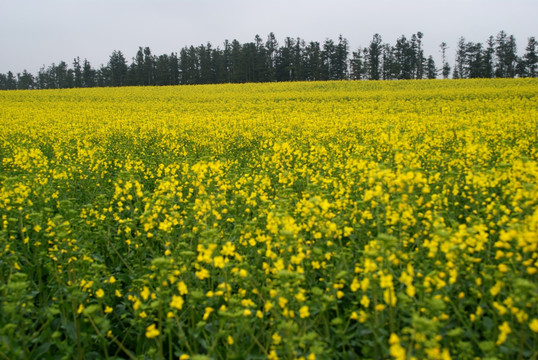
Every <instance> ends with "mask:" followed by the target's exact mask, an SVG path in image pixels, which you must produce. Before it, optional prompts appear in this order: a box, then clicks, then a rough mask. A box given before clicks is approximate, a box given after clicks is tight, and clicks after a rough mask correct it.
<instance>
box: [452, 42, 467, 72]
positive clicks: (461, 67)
mask: <svg viewBox="0 0 538 360" xmlns="http://www.w3.org/2000/svg"><path fill="white" fill-rule="evenodd" d="M466 58H467V45H466V43H465V38H464V37H463V36H462V37H460V39H459V41H458V48H457V49H456V64H455V66H454V74H453V75H452V77H453V78H454V79H465V78H466V77H467V74H466V72H465V69H466V68H465V62H466Z"/></svg>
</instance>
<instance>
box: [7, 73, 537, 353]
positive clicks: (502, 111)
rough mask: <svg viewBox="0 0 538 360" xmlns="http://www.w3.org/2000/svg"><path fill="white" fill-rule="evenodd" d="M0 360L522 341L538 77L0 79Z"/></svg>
mask: <svg viewBox="0 0 538 360" xmlns="http://www.w3.org/2000/svg"><path fill="white" fill-rule="evenodd" d="M0 104H1V108H0V120H1V121H0V160H1V162H0V220H1V223H0V224H1V228H0V357H1V358H5V359H19V358H20V359H71V358H74V359H90V358H92V359H93V358H103V359H104V358H108V359H178V358H179V359H189V358H192V359H224V358H237V359H244V358H256V359H257V358H268V359H339V358H342V359H351V358H366V359H387V358H392V359H476V358H497V359H508V358H516V357H517V358H521V359H527V358H529V359H530V358H536V356H538V274H537V272H538V181H537V180H538V81H537V80H536V79H506V80H505V79H495V80H462V81H452V80H444V81H442V80H433V81H397V82H396V81H394V82H388V81H387V82H382V81H371V82H352V81H347V82H344V81H342V82H311V83H307V82H297V83H270V84H242V85H237V84H236V85H206V86H179V87H177V86H176V87H141V88H135V87H132V88H92V89H63V90H44V91H11V92H0Z"/></svg>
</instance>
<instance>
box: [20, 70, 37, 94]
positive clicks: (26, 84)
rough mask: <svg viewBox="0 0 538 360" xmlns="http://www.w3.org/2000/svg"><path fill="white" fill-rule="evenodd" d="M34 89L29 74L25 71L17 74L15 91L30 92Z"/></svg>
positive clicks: (33, 83) (32, 80)
mask: <svg viewBox="0 0 538 360" xmlns="http://www.w3.org/2000/svg"><path fill="white" fill-rule="evenodd" d="M34 88H35V81H34V76H33V75H32V74H30V73H29V72H28V71H26V69H24V70H23V72H22V74H20V73H18V74H17V89H21V90H30V89H34Z"/></svg>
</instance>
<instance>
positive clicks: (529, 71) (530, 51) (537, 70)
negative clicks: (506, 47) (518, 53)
mask: <svg viewBox="0 0 538 360" xmlns="http://www.w3.org/2000/svg"><path fill="white" fill-rule="evenodd" d="M537 45H538V44H537V42H536V39H535V37H534V36H533V37H530V38H529V41H528V43H527V47H526V48H525V51H526V52H525V55H523V60H524V63H525V74H526V76H528V77H536V76H537V75H538V53H537V52H538V49H537V47H538V46H537Z"/></svg>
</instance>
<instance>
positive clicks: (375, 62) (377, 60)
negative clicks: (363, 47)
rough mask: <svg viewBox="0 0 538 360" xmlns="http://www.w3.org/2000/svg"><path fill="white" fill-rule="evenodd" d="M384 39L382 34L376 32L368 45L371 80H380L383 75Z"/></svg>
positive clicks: (369, 75)
mask: <svg viewBox="0 0 538 360" xmlns="http://www.w3.org/2000/svg"><path fill="white" fill-rule="evenodd" d="M382 51H383V41H382V39H381V35H379V34H375V35H374V37H373V38H372V41H371V42H370V46H369V47H368V64H369V69H368V77H369V79H370V80H379V79H380V75H381V54H382Z"/></svg>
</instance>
